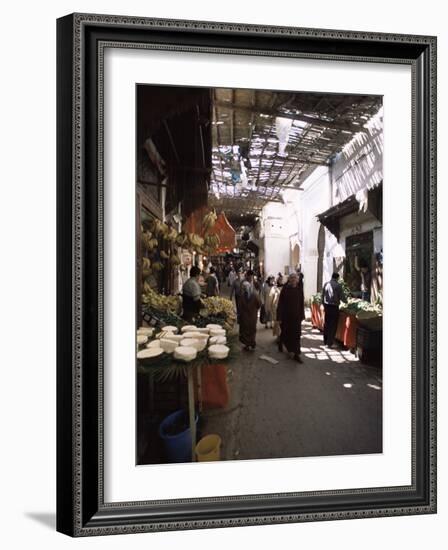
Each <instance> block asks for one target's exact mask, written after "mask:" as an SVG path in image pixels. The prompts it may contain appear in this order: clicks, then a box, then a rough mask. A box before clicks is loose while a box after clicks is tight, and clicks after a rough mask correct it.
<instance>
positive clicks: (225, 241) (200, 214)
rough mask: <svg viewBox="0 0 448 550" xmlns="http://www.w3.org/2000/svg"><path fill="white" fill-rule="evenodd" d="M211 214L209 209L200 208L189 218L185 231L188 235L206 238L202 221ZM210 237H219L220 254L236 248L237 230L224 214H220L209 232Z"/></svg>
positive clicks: (218, 249)
mask: <svg viewBox="0 0 448 550" xmlns="http://www.w3.org/2000/svg"><path fill="white" fill-rule="evenodd" d="M208 212H209V208H207V207H202V208H198V209H197V210H195V211H194V212H192V213H191V214H190V216H188V218H187V221H186V222H185V224H184V231H185V232H186V233H196V234H197V235H200V236H201V237H204V228H203V226H202V220H203V219H204V216H205V215H206V214H207V213H208ZM207 234H208V235H218V237H219V246H218V248H217V250H216V252H217V253H218V254H221V253H223V252H230V251H232V250H233V249H234V248H235V245H236V238H235V230H234V229H233V227H232V226H231V225H230V223H229V220H228V219H227V217H226V215H225V213H224V212H221V213H220V214H218V219H217V220H216V222H215V225H214V226H213V227H212V228H211V229H209V230H208V231H207Z"/></svg>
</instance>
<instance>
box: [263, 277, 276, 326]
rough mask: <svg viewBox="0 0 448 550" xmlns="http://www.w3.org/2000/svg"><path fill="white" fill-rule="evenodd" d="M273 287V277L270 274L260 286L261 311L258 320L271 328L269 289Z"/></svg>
mask: <svg viewBox="0 0 448 550" xmlns="http://www.w3.org/2000/svg"><path fill="white" fill-rule="evenodd" d="M273 287H274V277H273V276H272V275H271V276H270V277H268V278H267V279H266V281H265V282H264V283H263V286H262V288H261V312H260V322H261V323H263V324H264V326H265V327H266V328H272V297H271V291H272V288H273Z"/></svg>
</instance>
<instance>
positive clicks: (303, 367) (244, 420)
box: [203, 322, 382, 460]
mask: <svg viewBox="0 0 448 550" xmlns="http://www.w3.org/2000/svg"><path fill="white" fill-rule="evenodd" d="M302 327H303V329H302V330H303V333H302V359H303V364H300V363H297V362H295V361H293V360H292V359H290V358H289V356H288V354H287V353H286V352H285V353H280V352H279V351H278V350H277V346H276V344H275V339H274V337H273V335H272V330H270V329H265V328H264V326H263V325H260V324H259V325H258V331H257V348H256V350H255V351H253V352H245V351H241V353H238V354H237V357H236V358H235V359H232V360H231V361H229V362H228V363H227V367H228V380H229V387H230V395H231V397H230V403H229V405H228V406H227V407H226V409H216V410H210V411H206V412H205V415H204V416H205V421H204V429H203V433H204V434H206V433H217V434H219V435H220V436H221V438H222V440H223V447H222V450H221V459H222V460H232V459H258V458H280V457H303V456H325V455H347V454H358V453H380V452H382V382H381V368H380V367H373V366H366V365H363V364H361V363H360V362H359V360H358V359H357V358H356V357H355V355H354V354H352V353H351V352H350V351H345V350H343V349H338V348H335V349H326V348H324V347H323V341H322V335H321V333H320V332H319V331H318V330H317V329H313V328H312V326H311V324H310V323H309V322H304V323H303V325H302ZM235 330H236V331H237V330H238V327H237V326H236V327H235ZM262 355H267V356H269V357H271V358H272V359H275V360H277V361H279V362H278V364H275V365H274V364H271V363H269V362H267V361H265V360H263V359H260V356H262Z"/></svg>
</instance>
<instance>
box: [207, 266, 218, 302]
mask: <svg viewBox="0 0 448 550" xmlns="http://www.w3.org/2000/svg"><path fill="white" fill-rule="evenodd" d="M205 284H206V288H205V294H206V295H207V297H209V296H218V295H219V283H218V278H217V277H216V269H215V268H214V267H213V266H212V267H211V268H210V273H209V275H208V277H207V279H206V280H205Z"/></svg>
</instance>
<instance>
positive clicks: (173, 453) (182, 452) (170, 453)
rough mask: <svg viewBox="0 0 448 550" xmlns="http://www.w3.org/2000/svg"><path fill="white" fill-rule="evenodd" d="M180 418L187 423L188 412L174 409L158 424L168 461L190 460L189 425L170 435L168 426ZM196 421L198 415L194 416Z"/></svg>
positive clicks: (171, 425)
mask: <svg viewBox="0 0 448 550" xmlns="http://www.w3.org/2000/svg"><path fill="white" fill-rule="evenodd" d="M182 419H185V420H186V423H187V425H188V414H187V413H186V412H185V411H183V410H180V411H176V412H173V413H171V414H170V415H168V416H167V417H166V418H164V419H163V420H162V422H161V423H160V426H159V436H160V438H161V439H162V441H163V444H164V447H165V452H166V456H167V459H168V462H191V459H192V455H191V430H190V426H188V428H187V429H186V430H184V431H182V432H180V433H176V434H175V435H170V434H169V432H170V428H171V427H173V426H174V425H175V424H176V423H178V422H179V421H182ZM195 421H196V424H197V422H198V415H196V418H195Z"/></svg>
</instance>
